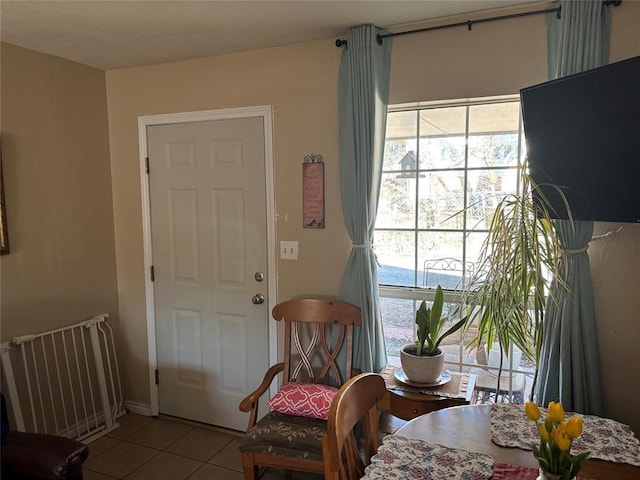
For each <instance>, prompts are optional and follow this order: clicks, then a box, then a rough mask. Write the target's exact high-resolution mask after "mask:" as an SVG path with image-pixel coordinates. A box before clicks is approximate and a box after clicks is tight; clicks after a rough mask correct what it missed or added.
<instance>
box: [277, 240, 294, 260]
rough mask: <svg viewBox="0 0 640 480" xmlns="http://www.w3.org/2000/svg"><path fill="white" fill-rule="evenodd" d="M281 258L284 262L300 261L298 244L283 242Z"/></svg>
mask: <svg viewBox="0 0 640 480" xmlns="http://www.w3.org/2000/svg"><path fill="white" fill-rule="evenodd" d="M280 258H281V259H282V260H297V259H298V242H297V241H295V242H290V241H281V242H280Z"/></svg>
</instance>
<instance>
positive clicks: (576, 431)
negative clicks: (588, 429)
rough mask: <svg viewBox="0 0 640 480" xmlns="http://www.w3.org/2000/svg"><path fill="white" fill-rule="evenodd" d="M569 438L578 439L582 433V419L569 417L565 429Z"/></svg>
mask: <svg viewBox="0 0 640 480" xmlns="http://www.w3.org/2000/svg"><path fill="white" fill-rule="evenodd" d="M566 431H567V435H568V436H569V438H576V437H579V436H580V434H581V433H582V417H571V418H570V419H569V421H568V422H567V427H566Z"/></svg>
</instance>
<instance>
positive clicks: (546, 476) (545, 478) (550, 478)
mask: <svg viewBox="0 0 640 480" xmlns="http://www.w3.org/2000/svg"><path fill="white" fill-rule="evenodd" d="M559 479H560V475H556V474H553V473H545V472H544V470H542V469H541V468H539V469H538V478H536V480H559ZM570 480H576V477H571V479H570Z"/></svg>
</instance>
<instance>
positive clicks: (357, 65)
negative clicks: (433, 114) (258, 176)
mask: <svg viewBox="0 0 640 480" xmlns="http://www.w3.org/2000/svg"><path fill="white" fill-rule="evenodd" d="M380 33H384V31H382V30H380V29H378V28H376V27H375V26H373V25H362V26H359V27H354V28H351V29H350V30H349V32H348V35H347V46H346V48H345V49H344V50H343V52H342V59H341V62H340V77H339V85H338V101H339V107H338V108H339V119H340V122H339V128H340V187H341V188H340V191H341V193H342V212H343V215H344V221H345V225H346V227H347V231H348V232H349V236H350V237H351V241H352V243H353V246H352V249H351V254H350V255H349V258H348V260H347V265H346V267H345V271H344V274H343V277H342V284H341V286H340V292H339V294H338V296H339V298H340V299H341V300H343V301H345V302H349V303H352V304H354V305H357V306H358V307H360V309H361V311H362V326H361V327H360V328H358V329H357V331H356V334H355V342H354V352H353V354H354V367H355V368H359V369H360V370H362V371H363V372H377V371H379V370H380V369H382V368H383V367H384V366H385V365H386V364H387V354H386V351H385V344H384V334H383V331H382V320H381V317H380V299H379V296H378V268H377V263H376V258H375V254H374V252H373V227H374V225H375V220H376V213H377V209H378V194H379V192H380V179H381V172H382V157H383V152H384V134H385V128H386V121H387V105H388V101H389V71H390V63H391V41H390V40H391V39H390V38H386V39H384V41H383V42H382V45H380V44H379V43H378V41H377V34H380Z"/></svg>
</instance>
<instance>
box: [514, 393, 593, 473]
mask: <svg viewBox="0 0 640 480" xmlns="http://www.w3.org/2000/svg"><path fill="white" fill-rule="evenodd" d="M524 410H525V413H526V414H527V417H529V419H531V420H533V421H534V422H536V426H537V428H538V435H539V437H540V445H538V446H536V445H533V446H532V450H533V454H534V456H535V457H536V460H537V461H538V465H539V466H540V474H541V475H540V477H538V478H539V479H540V478H542V479H543V480H544V479H546V480H570V479H573V478H575V477H576V475H577V474H578V472H579V471H580V469H581V468H582V467H583V466H584V464H585V462H586V461H587V458H588V457H589V454H590V452H584V453H580V454H578V455H571V454H570V451H571V444H572V443H573V439H574V438H577V437H579V436H580V434H581V433H582V418H581V417H578V416H574V417H571V418H570V419H569V420H568V421H566V422H565V420H564V408H562V404H561V403H556V402H549V407H548V409H547V417H546V418H545V419H544V421H540V422H539V420H540V410H539V409H538V407H537V406H536V404H535V403H533V402H527V403H526V404H525V406H524Z"/></svg>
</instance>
